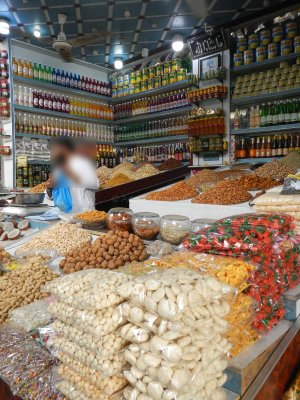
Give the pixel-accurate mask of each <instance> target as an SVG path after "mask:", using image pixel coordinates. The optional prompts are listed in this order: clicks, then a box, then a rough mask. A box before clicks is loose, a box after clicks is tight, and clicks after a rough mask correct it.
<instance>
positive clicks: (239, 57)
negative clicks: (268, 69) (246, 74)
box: [233, 53, 243, 67]
mask: <svg viewBox="0 0 300 400" xmlns="http://www.w3.org/2000/svg"><path fill="white" fill-rule="evenodd" d="M233 65H234V66H235V67H240V66H241V65H243V53H234V55H233Z"/></svg>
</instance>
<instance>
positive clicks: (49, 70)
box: [47, 67, 52, 83]
mask: <svg viewBox="0 0 300 400" xmlns="http://www.w3.org/2000/svg"><path fill="white" fill-rule="evenodd" d="M47 82H49V83H52V69H51V67H48V72H47Z"/></svg>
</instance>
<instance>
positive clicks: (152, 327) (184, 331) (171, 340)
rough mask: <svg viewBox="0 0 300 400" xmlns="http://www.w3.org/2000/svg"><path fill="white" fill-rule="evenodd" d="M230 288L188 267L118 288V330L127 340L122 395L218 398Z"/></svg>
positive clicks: (133, 399) (132, 398)
mask: <svg viewBox="0 0 300 400" xmlns="http://www.w3.org/2000/svg"><path fill="white" fill-rule="evenodd" d="M230 291H231V289H230V288H229V287H228V286H225V285H222V284H221V283H219V282H218V281H217V280H215V279H213V278H210V277H206V276H201V275H199V274H197V273H196V272H194V271H190V270H184V269H169V270H162V271H161V272H158V273H154V274H151V275H147V276H141V277H137V278H135V279H134V280H130V281H128V282H126V283H124V284H123V285H122V286H120V288H119V289H118V292H119V294H120V295H121V297H123V298H127V299H128V302H126V303H123V304H121V306H120V308H121V310H122V314H123V316H124V318H125V319H127V320H128V321H130V322H129V323H128V324H126V325H124V326H122V328H121V329H120V333H121V336H122V337H123V339H124V340H128V341H130V342H131V343H132V344H130V345H129V347H128V348H127V349H126V350H125V359H126V360H127V361H128V363H129V364H130V365H131V367H130V368H128V369H127V370H125V371H124V376H125V377H126V379H127V380H128V381H129V383H130V385H131V386H128V387H126V388H125V389H124V397H125V399H126V400H194V399H201V400H223V399H226V395H225V394H224V392H223V391H222V389H221V386H222V385H223V384H224V382H225V380H226V376H225V375H224V374H223V370H224V369H225V368H226V366H227V353H228V351H229V350H230V345H229V343H228V342H227V341H226V339H225V338H224V337H223V335H224V332H225V331H226V329H227V322H226V321H225V319H224V317H225V316H226V315H227V313H228V312H229V305H228V303H227V302H226V300H225V297H226V296H225V295H226V294H228V293H229V292H230Z"/></svg>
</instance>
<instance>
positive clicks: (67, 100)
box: [66, 97, 70, 114]
mask: <svg viewBox="0 0 300 400" xmlns="http://www.w3.org/2000/svg"><path fill="white" fill-rule="evenodd" d="M66 113H67V114H70V101H69V98H68V97H67V98H66Z"/></svg>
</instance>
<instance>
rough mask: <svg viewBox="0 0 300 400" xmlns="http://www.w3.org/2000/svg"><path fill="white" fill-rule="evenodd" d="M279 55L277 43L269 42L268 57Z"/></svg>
mask: <svg viewBox="0 0 300 400" xmlns="http://www.w3.org/2000/svg"><path fill="white" fill-rule="evenodd" d="M277 56H278V51H277V44H276V43H269V44H268V58H269V59H272V58H275V57H277Z"/></svg>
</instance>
